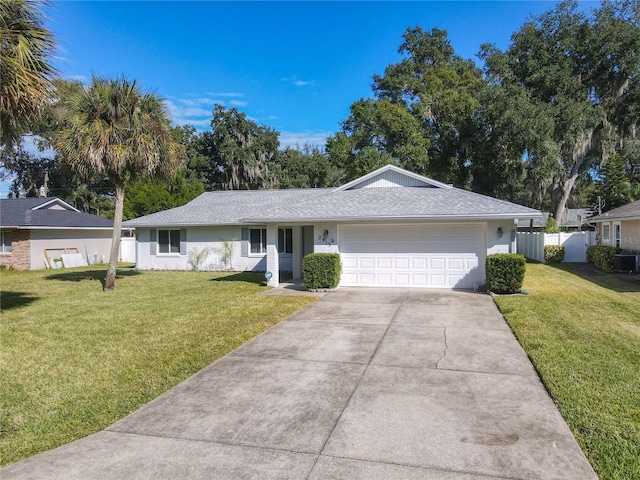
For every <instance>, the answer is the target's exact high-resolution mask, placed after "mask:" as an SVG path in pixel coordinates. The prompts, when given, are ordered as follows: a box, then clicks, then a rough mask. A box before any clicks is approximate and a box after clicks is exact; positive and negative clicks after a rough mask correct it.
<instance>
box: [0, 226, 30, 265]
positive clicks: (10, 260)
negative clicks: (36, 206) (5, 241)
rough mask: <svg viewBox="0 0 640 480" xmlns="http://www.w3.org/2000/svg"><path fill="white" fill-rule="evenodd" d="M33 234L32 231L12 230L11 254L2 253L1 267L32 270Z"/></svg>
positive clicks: (0, 257)
mask: <svg viewBox="0 0 640 480" xmlns="http://www.w3.org/2000/svg"><path fill="white" fill-rule="evenodd" d="M30 239H31V232H30V230H11V253H10V254H9V253H0V265H6V266H7V267H10V266H11V265H13V266H14V267H15V269H16V270H29V268H31V250H30V248H31V246H30Z"/></svg>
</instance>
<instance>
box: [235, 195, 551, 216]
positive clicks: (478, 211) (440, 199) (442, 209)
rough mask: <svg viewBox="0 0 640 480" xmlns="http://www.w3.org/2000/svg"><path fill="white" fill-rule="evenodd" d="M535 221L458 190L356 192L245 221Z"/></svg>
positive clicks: (521, 210)
mask: <svg viewBox="0 0 640 480" xmlns="http://www.w3.org/2000/svg"><path fill="white" fill-rule="evenodd" d="M518 216H523V217H537V216H540V212H539V211H537V210H533V209H531V208H527V207H523V206H521V205H516V204H514V203H510V202H505V201H502V200H498V199H495V198H491V197H487V196H484V195H480V194H477V193H473V192H469V191H467V190H461V189H458V188H424V187H396V188H360V189H355V190H345V191H333V192H329V193H327V194H324V195H321V196H316V197H314V198H310V199H306V200H305V201H301V202H298V203H292V204H289V205H285V206H282V207H279V208H273V209H270V210H266V211H264V212H260V213H258V214H255V215H252V216H249V217H247V218H245V219H244V220H245V221H262V222H270V221H349V220H376V219H380V220H384V219H421V218H422V219H447V218H496V217H514V218H515V217H518Z"/></svg>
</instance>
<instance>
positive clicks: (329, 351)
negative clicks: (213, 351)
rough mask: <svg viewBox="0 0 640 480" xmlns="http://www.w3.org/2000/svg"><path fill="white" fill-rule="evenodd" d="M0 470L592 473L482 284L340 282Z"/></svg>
mask: <svg viewBox="0 0 640 480" xmlns="http://www.w3.org/2000/svg"><path fill="white" fill-rule="evenodd" d="M0 476H1V478H2V479H3V480H9V479H27V478H29V479H40V478H42V479H45V478H46V479H65V480H66V479H83V480H84V479H124V478H126V479H143V478H144V479H152V478H153V479H174V478H181V479H182V478H185V479H191V478H194V479H195V478H197V479H225V480H226V479H252V478H256V479H363V480H364V479H367V480H375V479H385V480H388V479H409V480H411V479H444V480H463V479H464V480H467V479H486V480H489V479H494V480H495V479H496V478H497V479H594V478H597V477H596V475H595V473H594V472H593V470H592V469H591V466H590V465H589V463H588V462H587V460H586V458H585V457H584V455H583V454H582V452H581V450H580V448H579V447H578V445H577V443H576V441H575V440H574V438H573V436H572V435H571V432H570V431H569V429H568V427H567V425H566V424H565V422H564V421H563V419H562V417H561V416H560V414H559V412H558V410H557V409H556V407H555V406H554V404H553V402H552V401H551V399H550V398H549V396H548V394H547V392H546V391H545V389H544V387H543V386H542V384H541V383H540V381H539V379H538V377H537V375H536V373H535V371H534V370H533V368H532V366H531V364H530V363H529V361H528V359H527V357H526V355H525V353H524V352H523V351H522V349H521V348H520V346H519V344H518V342H517V341H516V339H515V337H514V336H513V334H512V333H511V331H510V330H509V328H508V326H507V325H506V323H505V321H504V319H503V318H502V316H501V315H500V313H499V311H498V310H497V308H496V307H495V305H494V303H493V301H492V300H491V297H489V296H488V295H482V294H474V293H470V292H447V291H431V290H408V289H388V290H387V289H355V288H349V289H347V288H345V289H340V290H338V291H336V292H332V293H329V294H327V295H325V296H324V297H322V298H321V299H320V300H319V301H318V302H316V303H314V304H313V305H310V306H309V307H307V308H305V309H303V310H301V311H299V312H297V313H296V314H294V315H293V316H291V317H289V318H288V319H286V320H284V321H283V322H281V323H279V324H278V325H276V326H274V327H273V328H271V329H270V330H268V331H266V332H265V333H263V334H262V335H260V336H258V337H256V338H255V339H253V340H252V341H250V342H249V343H247V344H245V345H244V346H242V347H240V348H238V349H237V350H235V351H234V352H232V353H231V354H229V355H227V356H226V357H224V358H222V359H220V360H218V361H217V362H215V363H213V364H211V365H209V366H208V367H207V368H205V369H204V370H202V371H200V372H199V373H197V374H196V375H194V376H193V377H191V378H189V379H188V380H187V381H185V382H183V383H182V384H180V385H178V386H177V387H175V388H173V389H172V390H170V391H168V392H167V393H165V394H164V395H162V396H160V397H159V398H157V399H156V400H154V401H152V402H151V403H149V404H148V405H146V406H144V407H143V408H141V409H140V410H138V411H136V412H134V413H133V414H131V415H129V416H128V417H126V418H124V419H123V420H121V421H120V422H118V423H116V424H114V425H112V426H111V427H109V428H107V429H106V430H105V431H103V432H100V433H97V434H95V435H92V436H90V437H87V438H85V439H82V440H78V441H76V442H73V443H71V444H69V445H65V446H63V447H60V448H57V449H55V450H52V451H50V452H46V453H43V454H41V455H37V456H35V457H32V458H29V459H27V460H24V461H22V462H18V463H16V464H13V465H9V466H7V467H5V468H3V469H2V470H1V471H0Z"/></svg>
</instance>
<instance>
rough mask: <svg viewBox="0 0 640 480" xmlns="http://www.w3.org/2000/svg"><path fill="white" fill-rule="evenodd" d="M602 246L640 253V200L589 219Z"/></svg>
mask: <svg viewBox="0 0 640 480" xmlns="http://www.w3.org/2000/svg"><path fill="white" fill-rule="evenodd" d="M589 222H590V223H593V224H595V225H596V227H597V229H598V239H599V242H600V244H601V245H611V246H613V247H619V248H624V249H626V250H638V251H640V200H638V201H635V202H633V203H629V204H627V205H623V206H622V207H618V208H614V209H613V210H609V211H608V212H605V213H603V214H602V215H598V216H597V217H593V218H590V219H589Z"/></svg>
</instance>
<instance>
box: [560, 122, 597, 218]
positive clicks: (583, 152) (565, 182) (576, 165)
mask: <svg viewBox="0 0 640 480" xmlns="http://www.w3.org/2000/svg"><path fill="white" fill-rule="evenodd" d="M601 128H602V125H600V126H599V127H595V128H590V129H588V130H586V131H585V132H584V133H583V134H582V136H581V137H580V138H579V139H578V140H577V141H576V142H575V143H574V145H573V152H572V154H571V165H570V166H571V170H570V172H569V174H568V176H567V177H566V178H564V179H563V178H561V179H560V180H559V181H558V184H557V186H556V187H555V188H554V190H555V192H554V193H553V194H552V195H551V213H553V215H554V216H553V220H554V221H555V223H556V225H557V226H560V222H561V220H562V215H563V214H564V211H565V209H566V208H567V202H568V201H569V197H570V196H571V191H572V190H573V187H574V185H575V184H576V180H577V179H578V176H579V175H580V171H581V169H582V166H583V164H584V160H585V158H586V156H587V154H588V153H589V152H590V151H591V149H593V147H594V146H595V144H596V137H597V136H598V133H599V131H600V129H601ZM563 176H564V175H563Z"/></svg>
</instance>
